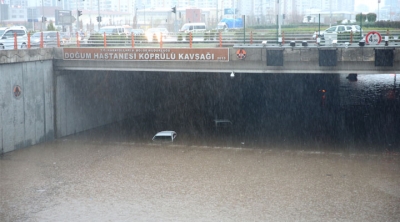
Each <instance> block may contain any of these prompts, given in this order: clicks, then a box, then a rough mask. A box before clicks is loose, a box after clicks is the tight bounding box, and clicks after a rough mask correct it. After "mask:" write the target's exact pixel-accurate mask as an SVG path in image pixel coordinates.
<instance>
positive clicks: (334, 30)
mask: <svg viewBox="0 0 400 222" xmlns="http://www.w3.org/2000/svg"><path fill="white" fill-rule="evenodd" d="M345 32H353V33H354V34H355V33H357V32H358V33H360V32H361V28H360V26H359V25H335V26H332V27H330V28H327V29H325V30H324V31H322V32H320V34H319V36H320V37H321V39H325V40H327V39H331V40H337V35H338V34H339V33H345ZM317 34H318V32H315V33H314V35H313V39H315V38H316V35H317Z"/></svg>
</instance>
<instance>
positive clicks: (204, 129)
mask: <svg viewBox="0 0 400 222" xmlns="http://www.w3.org/2000/svg"><path fill="white" fill-rule="evenodd" d="M65 74H66V75H71V74H72V73H68V72H67V73H65ZM99 74H100V75H99ZM72 75H80V76H84V79H82V81H83V82H86V83H85V84H83V82H82V81H78V82H80V83H79V84H77V83H76V82H75V84H74V87H78V85H80V84H83V85H80V86H79V87H85V86H84V85H86V84H87V83H88V82H92V83H94V84H95V85H96V87H92V89H93V90H89V91H91V92H89V94H90V95H92V96H91V97H90V98H93V99H96V100H102V103H104V104H105V106H108V107H115V106H120V107H121V108H120V109H116V111H115V112H118V110H127V111H124V112H121V113H120V114H118V116H120V118H119V120H118V121H115V122H114V123H112V124H106V126H104V127H100V128H98V129H96V130H92V132H93V133H94V134H93V136H95V137H96V136H99V138H102V139H104V138H109V139H110V140H113V139H118V140H125V141H129V142H141V143H151V138H152V137H153V135H154V134H155V133H156V132H159V131H163V130H173V131H176V132H177V134H178V137H177V139H176V141H175V142H174V144H182V145H200V146H223V147H257V148H271V147H285V148H293V149H311V150H315V149H318V150H321V149H322V150H324V149H327V150H331V149H333V150H343V149H344V150H348V149H362V150H374V151H381V150H385V149H388V148H390V149H398V147H399V146H398V144H399V139H397V137H398V135H400V134H399V129H398V127H395V126H396V125H398V124H399V123H400V118H399V117H398V115H397V114H396V113H397V112H398V110H399V103H398V101H399V94H398V92H397V91H395V92H394V95H393V96H392V97H391V98H388V97H382V95H381V94H382V92H381V91H382V90H387V89H386V88H385V87H387V86H386V85H384V84H382V85H381V86H380V87H379V90H376V91H377V92H373V93H377V95H376V96H375V97H374V96H372V97H371V96H370V97H369V98H368V99H365V98H364V96H361V97H363V98H358V99H360V100H363V103H362V104H358V105H354V104H352V103H351V102H348V100H349V98H351V97H354V95H355V94H357V93H361V94H365V93H367V94H368V92H363V91H362V90H361V92H355V91H357V90H359V89H357V87H355V88H351V86H349V85H346V84H347V83H345V84H344V83H343V81H344V80H345V77H346V76H345V75H339V74H249V73H235V76H234V77H233V78H232V77H231V76H230V73H173V72H101V73H99V72H94V71H86V72H83V73H79V74H77V73H74V74H72ZM94 76H97V77H95V78H94ZM93 78H94V79H96V80H94V79H93ZM360 78H362V77H360ZM124 84H125V85H127V87H124V89H123V90H120V88H119V87H118V85H124ZM363 90H365V89H363ZM367 91H368V90H367ZM118 93H120V94H121V98H119V96H116V95H118ZM94 95H95V96H94ZM117 98H119V99H117ZM78 107H79V106H78ZM124 107H126V108H124ZM215 119H227V120H230V121H231V122H232V125H231V126H230V127H223V128H219V127H216V126H215V123H214V120H215ZM96 132H98V133H99V134H96ZM85 133H86V134H85V135H86V136H87V135H88V134H87V132H85ZM110 135H114V137H113V138H111V137H107V136H110Z"/></svg>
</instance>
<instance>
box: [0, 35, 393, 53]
mask: <svg viewBox="0 0 400 222" xmlns="http://www.w3.org/2000/svg"><path fill="white" fill-rule="evenodd" d="M386 34H387V35H388V39H389V42H400V39H399V36H400V31H397V32H392V33H389V32H387V33H386ZM317 37H318V36H314V37H313V33H312V32H296V31H292V32H284V31H283V32H281V33H280V35H278V34H277V30H260V31H257V30H256V31H246V32H244V31H243V30H238V31H235V32H216V31H207V32H201V33H182V32H179V33H169V34H168V35H162V34H161V33H160V34H153V36H147V35H133V34H132V35H106V34H105V33H94V34H91V35H90V36H88V37H81V36H80V35H78V33H76V35H75V36H72V37H71V38H69V39H66V38H64V37H63V38H61V37H60V36H59V34H58V33H57V41H56V42H53V43H50V44H46V45H44V44H43V43H44V39H43V35H41V39H40V45H39V46H38V47H40V48H44V47H160V48H163V47H172V48H173V47H179V48H183V47H185V48H192V47H196V48H199V47H229V46H233V45H234V44H250V45H251V44H261V43H268V44H280V45H285V44H288V45H289V44H290V42H293V41H295V42H304V41H307V42H308V43H309V44H311V43H315V44H317ZM362 38H363V36H362V35H360V34H359V33H340V34H338V35H337V42H338V43H344V42H348V43H353V42H358V41H360V40H361V39H362ZM17 41H21V40H19V39H17V38H16V36H15V37H14V49H18V43H17ZM26 42H27V43H26V44H27V47H26V48H31V44H30V35H29V34H28V36H27V40H26ZM326 42H327V41H326V39H324V38H322V39H321V41H320V42H319V43H320V44H322V45H323V44H325V43H326ZM0 49H1V47H0Z"/></svg>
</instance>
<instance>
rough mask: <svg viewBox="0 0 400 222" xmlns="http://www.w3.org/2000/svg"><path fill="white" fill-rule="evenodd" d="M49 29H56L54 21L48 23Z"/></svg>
mask: <svg viewBox="0 0 400 222" xmlns="http://www.w3.org/2000/svg"><path fill="white" fill-rule="evenodd" d="M47 31H56V27H54V25H53V21H50V23H49V24H48V25H47Z"/></svg>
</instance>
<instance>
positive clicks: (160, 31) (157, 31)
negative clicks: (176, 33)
mask: <svg viewBox="0 0 400 222" xmlns="http://www.w3.org/2000/svg"><path fill="white" fill-rule="evenodd" d="M168 33H169V32H168V29H166V28H150V29H148V30H147V31H146V37H147V40H148V41H149V42H151V41H153V38H154V35H155V36H156V38H157V40H158V41H160V39H161V36H162V37H163V38H166V37H167V36H168Z"/></svg>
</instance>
